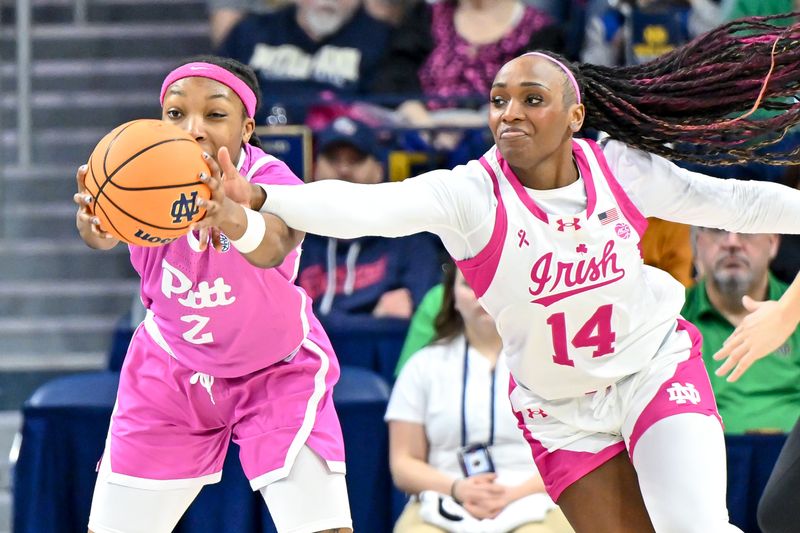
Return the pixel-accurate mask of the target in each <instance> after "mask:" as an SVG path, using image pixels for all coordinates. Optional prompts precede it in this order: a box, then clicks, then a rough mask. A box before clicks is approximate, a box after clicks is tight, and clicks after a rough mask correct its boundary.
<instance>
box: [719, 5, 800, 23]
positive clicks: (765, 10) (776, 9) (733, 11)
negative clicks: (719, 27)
mask: <svg viewBox="0 0 800 533" xmlns="http://www.w3.org/2000/svg"><path fill="white" fill-rule="evenodd" d="M725 3H726V4H727V5H726V7H725V8H724V11H725V13H724V14H725V18H726V19H727V20H733V19H738V18H742V17H766V16H769V15H779V14H781V13H791V12H793V11H800V0H725ZM792 21H793V20H792V19H789V18H787V19H785V20H784V21H783V24H785V25H787V26H788V25H789V24H791V23H792ZM777 23H778V24H780V23H781V21H777Z"/></svg>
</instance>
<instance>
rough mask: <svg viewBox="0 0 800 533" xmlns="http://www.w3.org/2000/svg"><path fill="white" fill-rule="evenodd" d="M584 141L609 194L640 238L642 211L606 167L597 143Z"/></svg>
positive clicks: (643, 227) (643, 225) (644, 224)
mask: <svg viewBox="0 0 800 533" xmlns="http://www.w3.org/2000/svg"><path fill="white" fill-rule="evenodd" d="M584 142H585V143H586V144H588V145H589V148H591V149H592V152H594V157H595V159H596V160H597V163H598V164H599V165H600V169H601V170H602V171H603V174H604V175H605V177H606V182H607V183H608V186H609V188H610V189H611V194H613V195H614V198H615V199H616V200H617V205H619V208H620V210H622V214H623V215H625V218H626V219H628V221H629V222H630V223H631V224H632V225H633V229H635V230H636V233H638V234H639V239H641V238H642V236H643V235H644V232H645V230H647V218H645V216H644V215H642V212H641V211H639V208H638V207H636V205H635V204H634V203H633V202H632V201H631V199H630V198H629V197H628V195H627V194H626V193H625V190H624V189H623V188H622V186H621V185H620V184H619V182H618V181H617V178H615V177H614V174H613V173H612V172H611V169H610V168H609V167H608V161H606V156H605V155H604V154H603V151H602V150H601V149H600V147H599V146H597V143H596V142H594V141H592V140H589V139H584Z"/></svg>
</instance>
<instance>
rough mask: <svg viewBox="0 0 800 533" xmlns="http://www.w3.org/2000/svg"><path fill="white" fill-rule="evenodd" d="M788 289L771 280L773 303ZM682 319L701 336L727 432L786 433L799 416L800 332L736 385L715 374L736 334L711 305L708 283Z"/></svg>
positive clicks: (691, 294) (690, 299)
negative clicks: (718, 355)
mask: <svg viewBox="0 0 800 533" xmlns="http://www.w3.org/2000/svg"><path fill="white" fill-rule="evenodd" d="M787 287H788V285H786V284H785V283H782V282H780V281H778V280H777V279H775V278H774V277H773V276H772V275H770V277H769V299H770V300H777V299H778V298H780V297H781V295H782V294H783V293H784V292H786V289H787ZM682 314H683V316H684V317H685V318H686V319H687V320H689V321H690V322H692V323H693V324H694V325H695V326H697V329H699V330H700V333H702V334H703V361H704V362H705V364H706V368H707V369H708V373H709V378H710V379H711V388H712V389H713V390H714V395H715V396H716V397H717V407H718V408H719V412H720V414H721V415H722V421H723V422H724V424H725V432H726V433H729V434H741V433H746V432H748V431H758V430H766V431H770V430H773V431H774V430H780V431H783V432H785V433H788V432H789V430H791V429H792V426H794V424H795V422H797V418H798V416H800V329H798V330H796V331H795V332H794V334H793V335H792V336H791V337H790V338H789V340H788V341H786V343H785V344H784V345H783V346H781V347H780V348H778V350H776V351H775V352H773V353H771V354H770V355H768V356H767V357H765V358H763V359H761V360H759V361H757V362H756V363H755V364H753V366H751V367H750V368H749V369H748V370H747V372H745V373H744V375H743V376H742V377H740V378H739V380H738V381H736V382H734V383H728V381H726V379H727V376H717V375H716V374H714V371H715V370H716V369H717V368H719V366H720V365H721V364H722V363H721V362H719V361H715V360H714V359H712V356H713V355H714V354H715V353H716V352H717V350H719V349H720V348H721V347H722V343H723V342H724V341H725V339H727V338H728V336H730V334H731V333H733V330H734V327H733V325H732V324H731V323H730V322H728V320H727V319H726V318H725V317H723V316H722V314H720V312H719V311H717V310H716V308H714V307H713V306H712V305H711V302H710V301H709V299H708V293H707V292H706V283H705V281H701V282H700V283H698V284H697V285H695V286H694V287H692V288H690V289H688V290H687V291H686V304H685V305H684V306H683V312H682Z"/></svg>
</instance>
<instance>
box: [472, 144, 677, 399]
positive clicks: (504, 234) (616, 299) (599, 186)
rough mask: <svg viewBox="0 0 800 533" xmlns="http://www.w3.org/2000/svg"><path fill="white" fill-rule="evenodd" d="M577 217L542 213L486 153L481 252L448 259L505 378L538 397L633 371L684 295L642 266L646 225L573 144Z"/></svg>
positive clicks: (603, 170) (589, 147) (494, 154)
mask: <svg viewBox="0 0 800 533" xmlns="http://www.w3.org/2000/svg"><path fill="white" fill-rule="evenodd" d="M573 154H574V156H575V160H576V163H577V164H578V168H579V170H580V173H581V176H582V177H583V181H584V184H585V187H586V198H587V203H586V209H585V210H584V211H582V212H580V213H577V214H575V215H574V216H554V215H548V214H547V213H545V211H544V210H542V209H541V207H540V206H538V205H537V204H536V202H535V200H533V199H532V198H531V197H530V196H529V195H528V193H527V192H526V191H525V189H524V187H523V186H522V184H521V183H520V181H519V179H518V178H517V177H516V176H515V175H514V172H513V171H512V170H511V168H510V167H509V165H508V163H507V162H506V161H505V160H504V159H503V158H502V156H501V155H500V153H499V152H498V151H497V150H496V149H494V148H493V149H491V150H490V151H489V152H487V154H486V155H485V156H484V157H483V158H481V161H480V162H481V164H482V165H483V167H484V169H485V171H486V172H487V174H488V175H489V177H490V178H491V180H492V183H493V186H494V193H495V197H496V198H497V206H496V213H495V225H494V231H493V232H492V236H491V238H490V240H489V243H488V244H487V245H486V247H485V248H484V249H483V250H481V251H480V252H479V253H478V254H477V255H476V256H475V257H472V258H470V259H466V260H462V261H458V262H457V264H458V266H459V268H460V269H461V271H462V272H463V273H464V276H465V278H466V279H467V281H468V282H469V284H470V286H472V288H473V289H474V290H475V293H476V295H477V296H478V297H479V299H480V301H481V304H482V305H483V306H484V307H485V308H486V310H487V311H488V312H489V313H490V314H491V315H492V316H493V317H494V319H495V322H496V323H497V328H498V331H499V332H500V336H501V337H502V338H503V343H504V351H505V352H506V354H508V365H509V368H510V369H511V372H512V374H513V376H514V378H515V380H516V381H517V382H518V383H519V384H520V385H522V386H524V387H526V388H528V389H530V390H532V391H533V392H535V393H536V394H538V395H540V396H542V397H544V398H546V399H550V400H552V399H558V398H564V397H572V396H579V395H581V394H584V393H587V392H591V391H594V390H597V389H600V388H604V387H605V386H607V385H610V384H611V383H613V382H615V381H617V380H619V379H620V378H622V377H623V376H626V375H629V374H632V373H634V372H637V371H638V370H640V369H641V368H642V367H643V366H644V365H645V364H646V363H647V362H648V361H649V360H650V359H651V358H652V357H653V355H654V354H655V352H656V351H657V349H658V347H659V346H660V344H661V343H662V341H663V340H664V338H665V337H666V336H667V334H668V333H669V332H670V331H671V330H672V329H673V328H674V327H675V319H676V317H677V316H678V314H679V313H680V309H681V307H682V305H683V300H684V288H683V286H682V285H681V284H680V283H679V282H677V281H676V280H675V279H674V278H672V277H671V276H670V275H669V274H667V273H665V272H663V271H661V270H658V269H655V268H651V267H648V266H646V265H644V264H643V262H642V258H641V253H640V250H639V241H640V239H641V236H642V234H643V233H644V230H645V228H646V227H647V221H646V219H645V218H644V216H643V215H642V214H641V213H640V212H639V210H638V209H637V208H636V206H634V204H633V203H632V202H631V201H630V199H629V198H628V196H627V195H626V194H625V192H624V191H623V189H622V187H620V185H619V184H618V183H617V180H616V179H615V178H614V176H613V174H612V173H611V171H610V170H609V168H608V165H607V163H606V161H605V158H604V156H603V153H602V151H601V150H600V148H599V147H598V146H597V145H596V144H595V143H593V142H592V141H586V140H579V139H576V140H574V141H573Z"/></svg>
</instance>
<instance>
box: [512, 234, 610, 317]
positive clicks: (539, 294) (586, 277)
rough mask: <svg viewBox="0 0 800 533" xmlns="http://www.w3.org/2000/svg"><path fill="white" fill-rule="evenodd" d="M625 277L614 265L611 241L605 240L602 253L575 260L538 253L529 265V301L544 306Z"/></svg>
mask: <svg viewBox="0 0 800 533" xmlns="http://www.w3.org/2000/svg"><path fill="white" fill-rule="evenodd" d="M623 277H625V270H624V269H622V268H620V267H619V266H617V253H616V252H615V251H614V241H613V240H609V241H607V242H606V244H605V246H604V247H603V253H602V255H601V256H600V257H599V258H598V257H597V256H593V257H589V258H583V259H580V260H578V261H555V264H554V261H553V252H547V253H546V254H544V255H542V256H541V257H539V258H538V259H537V260H536V262H535V263H534V264H533V267H532V268H531V281H532V282H533V284H532V285H531V286H530V287H528V291H529V292H530V293H531V295H532V296H535V297H536V298H534V299H533V300H531V303H535V304H539V305H542V306H544V307H547V306H549V305H550V304H553V303H555V302H558V301H560V300H563V299H564V298H569V297H570V296H574V295H576V294H580V293H582V292H586V291H590V290H592V289H596V288H598V287H602V286H604V285H609V284H611V283H614V282H615V281H619V280H621V279H622V278H623Z"/></svg>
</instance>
